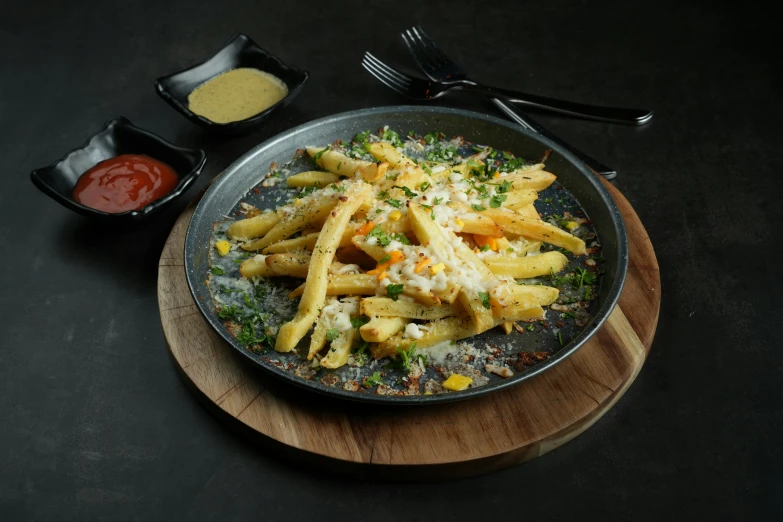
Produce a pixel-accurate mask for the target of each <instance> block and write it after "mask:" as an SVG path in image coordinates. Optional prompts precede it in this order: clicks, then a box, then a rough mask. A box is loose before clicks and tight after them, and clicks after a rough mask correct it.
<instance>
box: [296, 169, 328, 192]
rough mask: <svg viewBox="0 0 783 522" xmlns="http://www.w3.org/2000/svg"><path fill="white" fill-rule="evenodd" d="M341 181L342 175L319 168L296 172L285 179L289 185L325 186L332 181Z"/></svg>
mask: <svg viewBox="0 0 783 522" xmlns="http://www.w3.org/2000/svg"><path fill="white" fill-rule="evenodd" d="M338 181H340V176H338V175H337V174H333V173H331V172H321V171H318V170H308V171H306V172H300V173H299V174H294V175H293V176H290V177H289V178H288V179H286V180H285V182H286V185H288V186H289V187H296V188H301V187H318V188H323V187H325V186H327V185H330V184H332V183H337V182H338Z"/></svg>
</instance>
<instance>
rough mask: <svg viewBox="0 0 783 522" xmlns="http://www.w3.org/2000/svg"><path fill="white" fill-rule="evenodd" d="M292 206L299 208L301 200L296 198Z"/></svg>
mask: <svg viewBox="0 0 783 522" xmlns="http://www.w3.org/2000/svg"><path fill="white" fill-rule="evenodd" d="M294 205H295V206H297V207H300V206H302V200H301V199H299V198H296V199H295V200H294Z"/></svg>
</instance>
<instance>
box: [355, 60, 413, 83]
mask: <svg viewBox="0 0 783 522" xmlns="http://www.w3.org/2000/svg"><path fill="white" fill-rule="evenodd" d="M364 58H365V59H366V60H367V61H368V62H370V63H371V64H373V65H375V66H376V67H377V68H378V69H380V70H382V71H384V72H385V73H386V74H387V75H389V76H391V77H392V78H396V79H397V81H399V82H400V83H402V84H404V85H409V84H410V83H411V78H410V77H409V76H407V75H406V74H403V73H401V72H400V71H398V70H397V69H394V68H392V67H390V66H388V65H386V64H385V63H383V62H382V61H380V60H379V59H378V58H376V57H375V56H373V55H372V54H371V53H369V52H366V53H364Z"/></svg>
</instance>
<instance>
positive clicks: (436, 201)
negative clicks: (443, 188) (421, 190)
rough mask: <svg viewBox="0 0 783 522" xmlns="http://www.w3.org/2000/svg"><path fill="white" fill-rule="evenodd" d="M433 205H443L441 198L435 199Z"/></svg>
mask: <svg viewBox="0 0 783 522" xmlns="http://www.w3.org/2000/svg"><path fill="white" fill-rule="evenodd" d="M434 203H435V204H436V205H440V204H441V203H443V198H435V201H434Z"/></svg>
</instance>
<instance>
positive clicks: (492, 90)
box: [401, 26, 653, 125]
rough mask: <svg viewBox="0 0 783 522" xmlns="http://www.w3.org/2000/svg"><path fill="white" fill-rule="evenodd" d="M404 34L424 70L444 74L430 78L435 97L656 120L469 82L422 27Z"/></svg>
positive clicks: (620, 120)
mask: <svg viewBox="0 0 783 522" xmlns="http://www.w3.org/2000/svg"><path fill="white" fill-rule="evenodd" d="M401 35H402V38H403V40H404V41H405V44H406V45H407V46H408V50H410V52H411V54H413V56H414V58H415V59H416V61H417V62H418V63H419V65H421V67H430V68H433V69H435V70H438V71H441V72H442V73H443V74H438V75H437V77H432V76H430V79H431V80H433V81H434V82H437V84H434V85H431V86H430V91H431V92H432V98H437V97H439V96H443V95H444V94H446V93H447V92H448V91H450V90H452V89H463V90H467V91H474V92H480V93H482V94H484V95H486V96H488V97H491V98H505V99H508V100H509V101H510V102H512V103H514V104H518V105H524V106H528V107H534V108H537V109H542V110H548V111H551V112H559V113H562V114H568V115H570V116H576V117H582V118H588V119H592V120H599V121H608V122H613V123H626V124H632V125H644V124H645V123H647V122H649V121H650V120H651V119H652V117H653V112H652V111H649V110H642V109H626V108H620V107H599V106H595V105H587V104H584V103H576V102H570V101H565V100H557V99H554V98H547V97H545V96H538V95H535V94H528V93H522V92H517V91H512V90H509V89H500V88H496V87H490V86H487V85H483V84H480V83H478V82H476V81H474V80H471V79H469V78H468V77H467V73H466V72H465V71H464V70H462V68H461V67H460V66H459V65H457V64H456V63H455V62H454V61H453V60H451V59H450V58H449V57H448V56H446V54H445V53H443V52H442V51H441V50H440V49H438V47H437V46H436V45H435V42H434V41H432V39H431V38H430V37H429V36H427V33H425V32H424V29H422V28H421V27H420V26H416V27H412V28H411V29H407V30H406V31H403V32H402V33H401ZM428 76H429V75H428Z"/></svg>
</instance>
